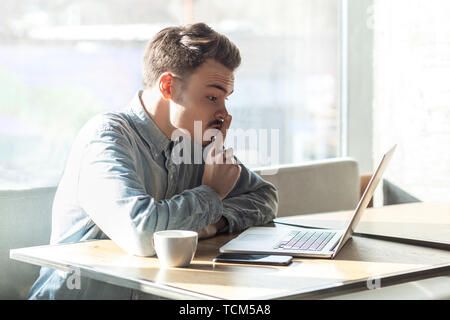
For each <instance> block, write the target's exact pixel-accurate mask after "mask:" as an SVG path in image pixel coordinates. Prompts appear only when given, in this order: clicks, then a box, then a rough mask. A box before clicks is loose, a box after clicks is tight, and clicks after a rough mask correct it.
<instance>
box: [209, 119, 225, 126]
mask: <svg viewBox="0 0 450 320" xmlns="http://www.w3.org/2000/svg"><path fill="white" fill-rule="evenodd" d="M224 122H225V120H224V119H216V120H213V121H211V122H210V123H209V124H208V127H211V126H214V125H222V124H223V123H224Z"/></svg>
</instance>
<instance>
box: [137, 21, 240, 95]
mask: <svg viewBox="0 0 450 320" xmlns="http://www.w3.org/2000/svg"><path fill="white" fill-rule="evenodd" d="M207 59H214V60H215V61H217V62H219V63H221V64H222V65H223V66H225V67H226V68H228V69H230V70H231V71H234V70H235V69H236V68H237V67H238V66H239V65H240V63H241V56H240V54H239V49H238V48H237V47H236V46H235V45H234V44H233V43H232V42H231V41H230V40H229V39H228V38H227V37H225V36H224V35H222V34H220V33H218V32H216V31H214V30H213V29H211V28H210V27H209V26H207V25H206V24H204V23H196V24H191V25H187V26H182V27H169V28H165V29H163V30H161V31H160V32H158V33H157V34H156V36H155V37H154V38H153V39H152V40H151V41H150V42H149V44H148V45H147V48H146V49H145V53H144V59H143V60H144V61H143V77H142V84H143V86H144V88H149V87H152V86H153V85H154V84H155V83H156V81H157V80H158V77H159V76H160V75H161V74H162V73H163V72H166V71H171V72H174V73H175V74H177V75H179V76H181V77H189V76H190V75H191V74H192V73H193V72H194V70H195V69H196V68H198V67H199V66H200V65H202V64H203V63H204V62H205V61H206V60H207Z"/></svg>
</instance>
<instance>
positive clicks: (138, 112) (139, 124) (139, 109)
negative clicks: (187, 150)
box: [129, 90, 171, 156]
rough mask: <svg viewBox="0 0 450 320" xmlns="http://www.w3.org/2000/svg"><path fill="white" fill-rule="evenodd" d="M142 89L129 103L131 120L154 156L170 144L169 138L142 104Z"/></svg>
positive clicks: (166, 148) (165, 149)
mask: <svg viewBox="0 0 450 320" xmlns="http://www.w3.org/2000/svg"><path fill="white" fill-rule="evenodd" d="M142 92H143V91H142V90H139V91H138V92H137V93H136V95H135V96H134V98H133V99H132V100H131V102H130V104H129V110H130V111H131V114H132V120H133V122H134V124H135V126H136V129H137V130H138V132H139V134H140V135H141V136H142V137H143V138H144V140H145V141H146V142H147V144H148V145H149V146H150V149H151V151H152V152H153V153H154V155H155V156H157V155H160V154H162V153H163V152H164V151H167V150H168V149H169V147H170V145H171V140H170V139H168V138H167V137H166V135H165V134H164V133H163V132H162V131H161V129H159V128H158V127H157V126H156V124H155V123H154V122H153V120H152V119H151V118H150V116H149V115H148V114H147V112H146V111H145V109H144V106H143V105H142V102H141V99H140V97H141V96H142Z"/></svg>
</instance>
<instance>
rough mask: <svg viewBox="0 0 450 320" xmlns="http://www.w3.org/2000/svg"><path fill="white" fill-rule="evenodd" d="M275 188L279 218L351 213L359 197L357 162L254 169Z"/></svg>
mask: <svg viewBox="0 0 450 320" xmlns="http://www.w3.org/2000/svg"><path fill="white" fill-rule="evenodd" d="M254 171H255V172H256V173H258V174H259V175H260V176H261V177H262V178H263V179H264V180H266V181H269V182H271V183H273V184H274V185H275V187H277V189H278V195H279V199H280V201H279V208H278V214H277V216H278V217H285V216H292V215H298V214H306V213H318V212H329V211H337V210H352V209H355V208H356V205H357V204H358V201H359V198H360V176H359V169H358V163H357V162H356V161H355V160H353V159H351V158H334V159H327V160H320V161H312V162H307V163H303V164H297V165H282V166H279V167H272V168H256V169H254Z"/></svg>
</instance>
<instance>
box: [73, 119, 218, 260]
mask: <svg viewBox="0 0 450 320" xmlns="http://www.w3.org/2000/svg"><path fill="white" fill-rule="evenodd" d="M134 152H136V151H134V150H133V147H132V144H131V142H130V141H129V140H128V138H127V137H126V135H124V134H123V132H121V131H120V129H118V128H114V127H108V128H102V130H99V131H98V132H96V134H95V137H94V138H93V139H91V140H90V142H89V143H88V144H86V146H85V149H84V152H83V158H82V160H81V165H80V171H79V178H78V189H77V197H78V202H79V203H80V205H81V206H82V207H83V209H84V210H85V212H86V213H87V214H88V215H89V216H90V218H91V219H92V221H93V222H94V223H95V224H96V225H97V226H98V227H99V228H100V229H101V230H102V231H103V232H104V233H105V234H106V235H107V236H108V237H109V238H110V239H112V240H113V241H114V242H115V243H116V244H117V245H119V246H120V247H121V248H123V249H124V250H125V251H127V252H129V253H132V254H135V255H140V256H150V255H154V254H155V252H154V249H153V246H152V236H153V233H154V232H156V231H159V230H166V229H184V230H200V229H202V228H203V227H205V226H206V225H208V224H211V223H214V222H216V221H217V220H219V219H220V216H221V215H222V211H223V206H222V201H221V200H220V198H219V197H218V195H217V193H216V192H215V191H214V190H213V189H211V188H210V187H208V186H205V185H201V186H198V187H195V188H193V189H189V190H184V191H183V192H182V193H180V194H177V195H175V196H173V197H172V198H170V199H165V200H158V201H157V200H156V199H155V198H154V197H152V195H150V194H147V193H146V191H145V188H144V186H143V181H141V178H140V176H139V174H138V172H137V171H136V156H135V155H134Z"/></svg>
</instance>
